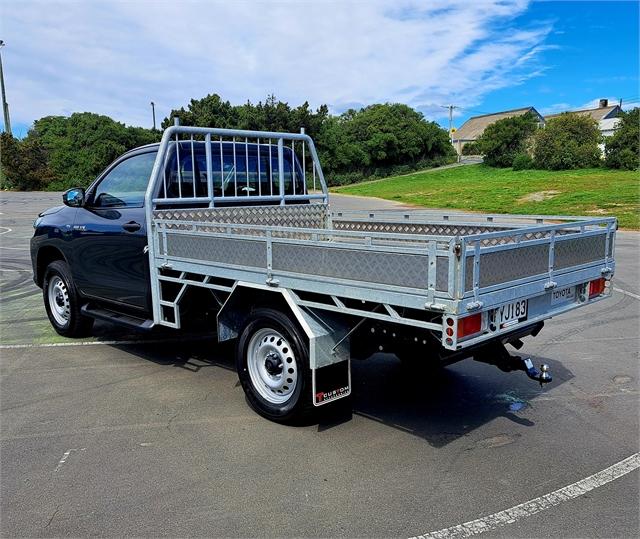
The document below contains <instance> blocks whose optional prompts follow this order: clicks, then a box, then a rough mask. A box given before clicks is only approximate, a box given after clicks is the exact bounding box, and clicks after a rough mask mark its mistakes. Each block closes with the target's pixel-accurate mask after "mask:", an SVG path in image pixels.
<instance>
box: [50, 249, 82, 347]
mask: <svg viewBox="0 0 640 539" xmlns="http://www.w3.org/2000/svg"><path fill="white" fill-rule="evenodd" d="M42 295H43V296H44V306H45V309H46V311H47V316H48V317H49V321H50V322H51V325H52V326H53V329H55V330H56V332H58V333H59V334H60V335H62V336H64V337H83V336H85V335H87V334H88V333H89V331H90V330H91V326H92V325H93V319H92V318H89V317H86V316H83V315H82V313H81V312H80V307H81V305H80V299H79V297H78V292H77V291H76V288H75V285H74V284H73V279H72V278H71V272H70V271H69V266H67V264H66V262H64V261H62V260H55V261H53V262H51V264H49V265H48V266H47V269H46V271H45V273H44V280H43V283H42Z"/></svg>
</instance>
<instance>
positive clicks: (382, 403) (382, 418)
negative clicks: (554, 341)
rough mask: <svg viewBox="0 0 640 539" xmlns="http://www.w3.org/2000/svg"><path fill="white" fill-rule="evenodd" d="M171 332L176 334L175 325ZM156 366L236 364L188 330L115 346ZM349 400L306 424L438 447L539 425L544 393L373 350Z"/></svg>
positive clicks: (355, 369) (503, 376) (499, 375)
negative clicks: (423, 367)
mask: <svg viewBox="0 0 640 539" xmlns="http://www.w3.org/2000/svg"><path fill="white" fill-rule="evenodd" d="M169 335H172V336H173V337H174V338H175V336H176V333H174V332H170V333H169ZM112 346H114V347H116V348H118V349H121V350H123V351H126V352H127V353H130V354H134V355H136V356H138V357H140V358H142V359H144V360H147V361H152V362H154V363H156V364H158V365H167V366H174V367H177V368H180V369H185V370H188V371H191V372H193V373H194V374H196V375H197V374H198V373H199V372H200V371H201V370H202V369H203V368H206V367H219V368H223V369H227V370H230V371H235V361H234V351H233V346H234V343H223V344H219V343H217V342H216V340H215V338H209V339H202V337H190V336H188V335H183V336H181V338H180V339H179V340H177V341H174V342H167V343H159V344H152V343H147V344H145V343H144V340H142V341H141V343H140V345H138V344H133V345H129V344H127V345H112ZM532 360H533V361H534V363H535V364H536V365H539V364H540V363H548V364H549V365H550V367H551V372H552V374H553V377H554V381H553V382H552V383H551V387H556V386H558V385H560V384H563V383H565V382H567V381H569V380H570V379H572V378H573V374H572V373H571V372H570V371H569V370H567V369H566V368H564V367H563V366H562V364H561V363H559V362H557V361H554V360H552V359H549V358H542V357H532ZM351 365H352V399H351V401H348V400H347V401H346V402H344V403H343V405H342V406H336V407H334V409H333V410H332V411H331V412H329V410H327V411H326V412H325V413H323V414H321V415H319V416H318V418H316V419H315V420H313V421H311V422H308V423H305V424H306V425H307V426H309V425H317V429H318V432H319V433H322V432H324V431H326V430H329V429H331V428H333V427H336V426H338V425H341V424H344V423H345V422H348V421H350V420H351V419H352V417H353V415H358V416H360V417H364V418H367V419H368V420H371V421H376V422H378V423H380V424H383V425H385V426H388V427H390V428H393V429H398V430H401V431H403V432H405V433H410V434H412V435H414V436H418V437H420V438H422V439H423V440H425V441H426V442H428V443H429V444H430V445H431V446H433V447H443V446H446V445H447V444H449V443H450V442H452V441H454V440H457V439H458V438H461V437H464V436H467V435H469V434H470V433H471V432H473V431H474V430H475V429H477V428H478V427H480V426H482V425H484V424H486V423H488V422H490V421H493V420H494V419H496V418H498V417H504V418H507V419H509V420H510V421H512V422H513V423H515V424H517V425H519V426H523V427H535V412H532V410H533V408H532V402H535V399H536V397H537V396H539V395H542V394H544V393H545V392H546V391H547V389H546V388H547V387H549V386H545V388H540V386H539V385H538V384H537V383H536V382H535V381H533V380H530V379H528V378H527V377H526V375H525V374H524V373H523V372H511V373H503V372H501V371H500V370H498V369H497V368H496V367H493V366H490V365H485V364H481V363H477V362H475V361H473V360H464V361H462V362H460V363H457V364H455V365H451V366H449V367H447V368H444V369H441V370H439V371H435V372H433V373H430V374H429V375H425V376H423V377H418V376H416V375H415V374H414V373H413V372H412V371H411V370H410V369H407V367H405V366H403V365H402V364H401V363H400V361H398V360H397V359H396V358H395V356H393V355H390V354H376V355H375V356H373V357H371V358H370V359H368V360H366V361H353V362H352V364H351Z"/></svg>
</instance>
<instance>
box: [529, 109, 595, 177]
mask: <svg viewBox="0 0 640 539" xmlns="http://www.w3.org/2000/svg"><path fill="white" fill-rule="evenodd" d="M601 139H602V136H601V135H600V130H599V129H598V123H597V122H596V121H595V120H594V119H592V118H591V117H589V116H581V115H579V114H574V113H571V112H565V113H562V114H561V115H560V116H557V117H555V118H552V119H550V120H549V121H548V122H547V124H546V126H545V128H544V129H540V130H539V131H538V132H537V133H536V135H535V138H534V161H535V165H536V168H544V169H549V170H565V169H572V168H589V167H596V166H598V165H599V164H600V155H601V152H600V148H599V147H598V144H599V143H600V141H601Z"/></svg>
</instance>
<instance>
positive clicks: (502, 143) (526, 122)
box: [476, 112, 538, 167]
mask: <svg viewBox="0 0 640 539" xmlns="http://www.w3.org/2000/svg"><path fill="white" fill-rule="evenodd" d="M537 128H538V118H537V117H536V116H534V115H533V114H531V113H530V112H527V113H526V114H521V115H520V116H511V117H510V118H503V119H502V120H498V121H497V122H494V123H492V124H491V125H489V126H488V127H487V128H486V129H485V130H484V132H483V133H482V135H481V136H480V137H479V138H478V140H477V141H476V147H477V149H478V150H479V151H480V153H481V154H482V155H483V156H484V162H485V163H486V164H487V165H490V166H492V167H511V166H513V160H514V159H515V157H516V156H517V155H519V154H523V153H527V150H528V146H529V143H530V140H531V137H532V135H533V134H534V133H535V132H536V130H537Z"/></svg>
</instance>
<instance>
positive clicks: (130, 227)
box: [122, 221, 142, 232]
mask: <svg viewBox="0 0 640 539" xmlns="http://www.w3.org/2000/svg"><path fill="white" fill-rule="evenodd" d="M141 226H142V225H141V224H140V223H136V222H135V221H129V222H128V223H125V224H124V225H122V228H124V229H125V230H126V231H127V232H136V231H138V230H140V227H141Z"/></svg>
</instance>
